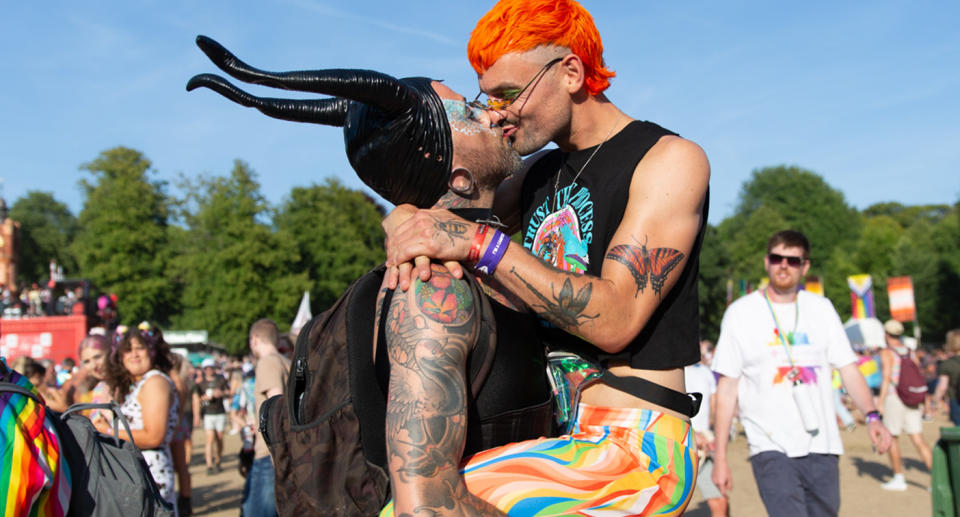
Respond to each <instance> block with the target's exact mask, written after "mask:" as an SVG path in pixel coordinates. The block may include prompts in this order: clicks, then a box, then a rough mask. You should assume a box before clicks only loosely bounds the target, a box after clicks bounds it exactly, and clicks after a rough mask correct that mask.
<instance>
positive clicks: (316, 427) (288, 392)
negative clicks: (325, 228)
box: [260, 266, 553, 517]
mask: <svg viewBox="0 0 960 517" xmlns="http://www.w3.org/2000/svg"><path fill="white" fill-rule="evenodd" d="M383 274H384V268H383V267H382V266H381V267H379V268H377V269H375V270H373V271H371V272H370V273H367V274H366V275H364V276H363V277H361V278H360V279H358V280H357V281H356V282H354V283H353V284H352V285H351V286H350V287H349V288H348V289H347V291H346V292H345V293H344V294H343V295H342V296H341V297H340V298H339V299H338V300H337V301H336V302H335V303H334V305H333V306H332V307H330V309H328V310H327V311H325V312H324V313H322V314H320V315H318V316H316V317H314V318H313V319H312V320H310V322H308V323H307V324H306V325H305V326H304V327H303V328H302V329H301V330H300V334H299V336H298V338H297V342H296V345H295V346H294V355H293V359H292V363H291V372H290V377H289V379H288V384H287V386H286V389H285V391H284V394H283V395H277V396H275V397H272V398H270V399H268V400H267V401H265V402H264V403H263V405H262V407H261V408H260V433H261V435H262V436H263V439H264V442H265V443H266V444H267V446H268V448H269V449H270V454H271V456H272V457H273V464H274V468H275V475H276V481H275V497H276V503H277V512H278V513H279V514H280V515H283V516H296V517H305V516H307V515H337V516H369V515H377V513H378V512H379V511H380V510H381V509H382V508H383V506H384V505H385V504H386V503H387V502H388V501H389V499H390V480H389V474H388V472H387V468H386V461H387V455H386V441H385V415H386V386H384V385H383V384H382V381H381V380H378V379H383V371H379V372H378V368H382V367H383V364H384V363H386V362H387V359H386V356H385V353H386V352H385V348H386V347H385V346H383V347H378V358H377V362H376V366H375V365H374V361H373V357H372V343H373V332H374V328H373V322H374V318H375V312H376V307H375V301H376V297H377V293H378V291H379V288H380V285H381V283H382V280H383ZM470 285H471V288H472V289H473V292H474V296H475V298H476V299H477V300H482V305H481V307H482V309H481V318H482V319H483V320H484V321H485V322H486V324H485V325H481V328H483V329H487V330H488V331H489V332H487V333H484V334H483V335H481V337H480V341H479V343H484V344H487V343H489V344H488V345H487V346H477V347H476V348H475V349H474V352H473V353H471V357H470V360H469V361H468V366H467V368H468V378H469V379H471V389H472V392H473V393H474V395H476V394H477V393H478V391H479V390H480V388H481V386H482V385H483V382H484V380H486V379H487V377H488V374H489V373H490V365H491V364H492V362H493V359H494V355H495V343H496V325H495V323H494V319H493V311H492V309H491V307H490V304H489V302H488V301H487V298H486V296H485V295H483V294H482V292H481V291H480V289H479V287H478V286H477V284H476V282H475V281H473V280H472V279H471V280H470ZM388 296H389V294H388ZM385 303H389V301H387V302H385ZM381 327H382V322H381ZM382 335H383V334H382V333H381V336H382ZM381 354H384V355H381ZM540 371H541V372H542V371H543V370H540ZM544 382H546V380H545V379H544ZM547 386H548V385H547ZM552 410H553V402H552V399H550V398H549V396H548V397H547V398H546V400H545V402H544V403H543V404H536V405H535V406H531V407H530V408H529V410H527V409H526V408H525V410H524V411H523V412H514V413H513V414H511V415H496V416H494V417H492V418H488V419H480V418H474V419H472V420H471V422H472V423H473V424H474V425H475V428H474V430H473V431H474V432H473V433H472V434H471V430H469V429H468V443H467V451H466V452H465V454H467V453H469V452H471V451H472V452H476V451H479V450H482V449H485V448H488V447H491V446H494V445H500V444H503V443H508V442H512V441H517V440H522V439H527V438H532V437H538V436H544V435H547V434H549V433H550V432H551V431H552V428H551V425H552V414H553V413H552Z"/></svg>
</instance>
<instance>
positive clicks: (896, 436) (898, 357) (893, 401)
mask: <svg viewBox="0 0 960 517" xmlns="http://www.w3.org/2000/svg"><path fill="white" fill-rule="evenodd" d="M883 332H884V337H885V340H886V343H887V347H886V348H884V349H882V350H881V351H880V364H881V368H882V371H883V382H882V383H881V384H880V395H879V397H878V398H877V405H878V406H880V407H882V408H883V424H884V425H885V426H886V427H887V429H889V430H890V434H891V435H893V443H892V444H890V451H889V454H890V468H891V469H893V477H892V478H890V480H888V481H887V482H886V483H883V484H882V485H880V486H881V487H882V488H883V489H884V490H894V491H904V490H906V489H907V481H906V478H904V476H903V458H902V457H901V454H900V434H901V432H906V433H907V436H909V437H910V441H911V442H913V446H914V447H916V449H917V452H918V453H919V454H920V457H921V458H922V459H923V463H924V464H925V465H926V466H927V469H932V468H933V453H932V451H931V450H930V446H929V445H927V442H925V441H924V439H923V405H922V404H921V405H919V406H916V407H909V406H907V405H906V404H904V403H903V401H902V400H900V397H899V395H897V383H898V382H899V381H900V365H901V363H902V361H903V358H904V357H910V358H911V359H912V360H913V361H916V360H917V358H916V355H915V354H914V351H913V350H911V349H910V348H909V347H907V346H906V345H905V344H904V342H903V323H900V322H899V321H897V320H894V319H891V320H887V321H886V322H885V323H884V324H883Z"/></svg>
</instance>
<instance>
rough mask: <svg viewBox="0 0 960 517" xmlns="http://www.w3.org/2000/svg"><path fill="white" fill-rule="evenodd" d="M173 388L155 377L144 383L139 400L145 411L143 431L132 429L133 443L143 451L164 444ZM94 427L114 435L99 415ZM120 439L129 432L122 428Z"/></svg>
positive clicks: (125, 436)
mask: <svg viewBox="0 0 960 517" xmlns="http://www.w3.org/2000/svg"><path fill="white" fill-rule="evenodd" d="M173 397H174V393H173V388H172V387H171V386H170V383H169V382H167V380H166V379H164V378H163V377H161V376H159V375H154V376H153V377H150V378H149V379H147V380H146V382H144V383H143V386H142V387H141V388H140V393H139V394H138V395H137V400H138V401H139V402H140V407H142V408H149V410H144V411H143V429H132V430H131V434H133V443H134V444H135V445H136V446H137V447H139V448H141V449H155V448H157V447H159V446H160V445H162V444H163V438H164V436H165V435H166V433H167V419H168V418H169V417H170V404H172V403H173ZM93 423H94V425H95V426H96V427H97V430H99V431H100V432H102V433H107V434H112V432H113V430H112V427H111V425H110V424H109V423H108V422H107V421H106V418H104V417H102V416H100V415H99V414H98V415H97V418H95V420H93ZM120 438H123V439H126V438H127V432H126V431H125V430H124V429H123V428H122V427H121V428H120Z"/></svg>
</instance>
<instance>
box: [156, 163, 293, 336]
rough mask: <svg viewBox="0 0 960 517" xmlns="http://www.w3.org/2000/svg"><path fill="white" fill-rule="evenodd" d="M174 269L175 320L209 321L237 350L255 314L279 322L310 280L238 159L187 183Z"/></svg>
mask: <svg viewBox="0 0 960 517" xmlns="http://www.w3.org/2000/svg"><path fill="white" fill-rule="evenodd" d="M184 186H185V189H184V190H185V191H186V192H188V194H187V198H186V199H184V200H182V202H181V207H182V208H181V213H180V217H181V219H182V220H183V221H184V223H185V226H186V231H184V232H182V233H181V234H179V235H178V251H179V254H178V257H177V259H176V261H175V263H174V267H173V271H174V273H175V278H176V279H177V281H178V283H180V285H181V286H182V295H181V297H182V303H183V312H182V314H180V315H179V316H178V317H177V318H176V319H175V321H174V323H175V324H176V325H177V326H178V327H179V328H190V329H206V330H207V331H209V334H210V338H211V340H212V341H215V342H218V343H220V344H222V345H224V346H225V347H226V348H227V350H229V351H231V352H233V353H239V352H241V351H243V350H245V349H246V347H247V331H248V329H249V327H250V325H251V324H252V323H253V322H254V321H256V320H257V319H260V318H271V319H273V320H274V321H276V322H277V323H278V325H279V326H280V327H281V328H283V327H284V325H289V322H290V321H292V320H293V317H294V315H295V312H296V308H297V302H298V301H299V298H300V294H301V293H302V292H303V291H304V290H309V289H310V287H311V285H310V281H309V280H308V278H307V273H306V272H304V271H300V270H299V268H298V267H297V263H298V262H299V258H300V257H299V254H298V253H297V249H296V244H295V243H294V241H293V239H292V238H291V236H290V235H288V234H286V233H285V232H273V231H272V230H271V228H270V225H269V224H267V223H265V222H264V221H263V218H264V217H265V216H266V215H268V214H269V206H268V205H267V203H266V201H265V200H264V198H263V196H262V195H261V193H260V185H259V184H258V183H257V181H256V179H255V173H254V172H253V171H252V170H251V169H250V168H249V167H248V166H247V165H246V164H244V163H243V162H241V161H239V160H238V161H236V162H235V163H234V167H233V170H232V171H231V173H230V175H229V176H227V177H212V178H203V177H201V178H199V179H197V180H196V181H193V182H190V181H188V182H186V183H185V185H184Z"/></svg>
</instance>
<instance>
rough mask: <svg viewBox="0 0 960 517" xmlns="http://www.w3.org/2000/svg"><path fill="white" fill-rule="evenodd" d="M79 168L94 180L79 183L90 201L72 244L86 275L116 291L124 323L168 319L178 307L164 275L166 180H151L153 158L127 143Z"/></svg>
mask: <svg viewBox="0 0 960 517" xmlns="http://www.w3.org/2000/svg"><path fill="white" fill-rule="evenodd" d="M81 168H82V169H85V170H87V171H89V172H90V174H92V175H93V178H94V181H93V182H88V181H86V180H82V181H81V182H80V183H81V186H82V187H83V190H84V193H85V197H86V199H85V201H84V204H83V210H81V212H80V216H79V220H78V224H79V227H80V229H79V231H78V233H77V237H76V239H75V240H74V242H73V245H72V246H71V251H72V252H73V253H74V255H75V256H76V259H77V264H78V265H79V267H80V270H81V274H82V276H84V277H86V278H88V279H90V280H91V281H92V282H93V283H95V284H96V285H98V286H99V287H100V289H102V290H104V291H107V292H111V293H114V294H116V295H117V297H118V298H119V306H120V317H121V320H122V321H124V322H128V323H130V322H137V321H139V320H145V319H150V320H154V321H160V322H166V321H168V320H169V317H170V316H171V315H172V314H173V313H175V312H176V310H177V306H176V304H175V299H174V297H173V296H172V294H173V293H172V290H171V285H170V282H169V280H168V279H167V277H166V275H165V272H166V268H167V263H168V262H169V257H170V247H169V246H168V241H167V216H168V214H169V206H168V199H167V196H166V194H165V192H164V184H163V183H161V182H151V181H150V179H149V176H150V175H151V174H152V173H153V171H151V169H150V160H148V159H147V158H146V157H145V156H144V155H143V154H141V153H140V152H139V151H135V150H133V149H128V148H125V147H116V148H113V149H109V150H107V151H104V152H102V153H100V156H98V157H97V158H96V159H95V160H93V161H92V162H90V163H87V164H84V165H83V166H82V167H81Z"/></svg>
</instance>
